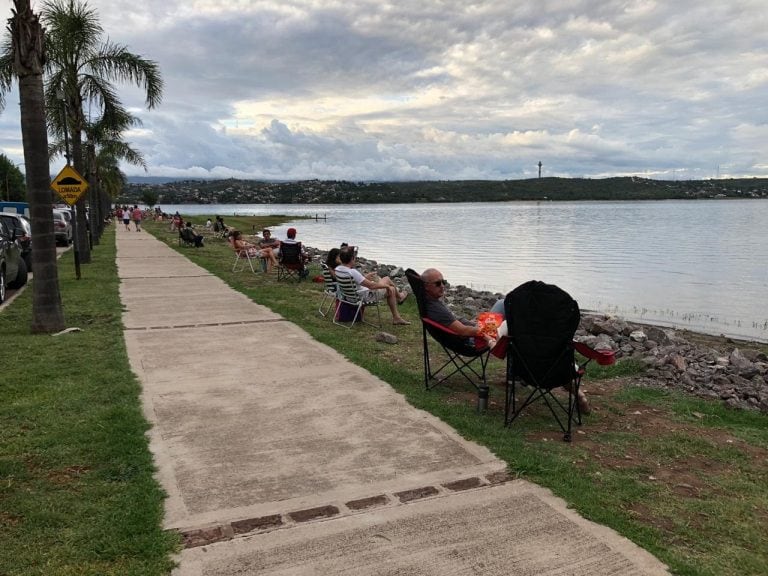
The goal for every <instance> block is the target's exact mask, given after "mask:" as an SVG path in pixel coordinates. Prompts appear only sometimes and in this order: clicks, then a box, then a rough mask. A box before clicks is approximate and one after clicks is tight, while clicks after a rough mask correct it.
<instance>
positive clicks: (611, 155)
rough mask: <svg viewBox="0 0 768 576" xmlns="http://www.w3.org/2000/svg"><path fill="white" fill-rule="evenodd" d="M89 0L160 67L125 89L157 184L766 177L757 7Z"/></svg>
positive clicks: (751, 2)
mask: <svg viewBox="0 0 768 576" xmlns="http://www.w3.org/2000/svg"><path fill="white" fill-rule="evenodd" d="M89 5H90V6H91V7H93V8H95V9H96V10H97V11H98V13H99V14H100V17H101V22H102V24H103V26H104V28H105V31H106V32H107V33H108V34H109V37H110V39H112V40H114V41H116V42H119V43H122V44H125V45H127V46H128V48H129V49H130V50H131V51H133V52H136V53H139V54H141V55H143V56H144V57H148V58H151V59H153V60H155V61H157V62H158V63H159V65H160V68H161V70H162V74H163V78H164V81H165V86H166V88H165V94H164V98H163V103H162V104H161V106H160V107H158V108H157V109H156V110H151V111H147V110H145V109H144V108H143V106H144V99H143V96H142V94H141V93H140V91H139V90H137V89H135V88H131V87H127V86H120V94H121V97H122V98H123V101H124V102H125V103H126V104H127V105H129V106H131V109H132V110H133V111H134V112H135V113H136V114H137V115H139V116H140V118H141V119H142V121H143V127H142V128H141V129H140V130H135V131H133V132H131V133H129V134H128V135H127V139H128V140H130V141H131V142H132V144H133V145H134V146H136V147H137V148H139V149H140V150H141V152H142V153H143V154H144V156H145V158H146V160H147V163H148V165H149V173H150V174H152V175H172V176H184V175H188V176H190V177H192V176H194V177H203V176H206V175H207V176H215V177H219V176H225V175H227V176H229V175H231V176H237V177H243V178H245V177H253V178H281V179H291V178H337V179H341V178H343V179H351V180H372V179H427V178H428V179H437V178H442V179H452V178H492V179H501V178H520V177H532V176H535V175H536V173H537V171H538V166H537V165H538V162H539V161H541V162H542V163H543V165H544V174H546V175H558V176H595V177H596V176H609V175H614V174H640V175H653V176H657V177H660V178H672V177H676V178H686V177H691V178H702V177H712V176H715V175H716V174H717V173H718V172H719V173H720V174H721V175H725V174H728V175H732V176H768V170H767V169H766V164H768V163H767V162H766V160H765V158H766V153H767V152H768V149H767V148H768V144H766V142H767V141H768V140H766V138H765V131H766V129H765V126H766V125H768V118H767V115H768V113H767V112H766V107H765V103H764V101H765V94H766V88H768V52H766V50H765V48H764V46H763V40H762V39H763V38H764V30H765V28H766V25H768V16H767V15H766V14H767V12H768V11H766V10H765V8H764V2H763V0H759V1H756V0H735V1H733V2H729V3H720V2H715V1H714V0H702V1H696V2H694V1H693V0H684V1H681V2H675V3H672V2H655V1H652V0H635V1H626V0H622V1H618V0H607V1H606V0H575V1H573V0H569V1H565V0H549V1H546V2H533V1H526V2H516V3H509V2H506V1H504V0H485V1H484V2H480V3H467V2H463V1H458V0H443V1H441V2H436V1H429V0H418V1H416V0H398V1H397V2H395V1H394V0H389V1H387V0H384V1H378V0H377V1H374V0H349V1H346V2H340V1H334V0H323V1H320V0H281V1H279V2H278V1H269V0H260V1H245V0H240V1H226V2H221V1H213V0H210V1H202V0H198V1H192V2H180V1H176V0H171V1H168V2H162V3H160V2H149V1H145V0H137V1H131V2H127V1H124V0H109V1H107V0H90V1H89ZM14 97H15V96H13V97H9V99H8V100H9V106H8V107H7V109H6V111H5V112H4V113H3V116H2V117H0V146H2V147H3V150H5V151H6V154H8V155H9V156H14V155H17V154H18V151H19V150H20V148H21V147H20V144H19V140H20V138H19V136H18V116H17V112H16V109H15V107H14V106H13V105H11V104H12V102H13V99H14ZM14 114H16V116H15V117H14ZM14 123H15V125H14ZM14 135H15V136H14ZM718 167H720V168H718ZM723 167H727V169H722V168H723ZM125 171H126V172H127V173H129V174H141V173H142V172H141V170H140V169H139V168H136V167H129V166H126V167H125Z"/></svg>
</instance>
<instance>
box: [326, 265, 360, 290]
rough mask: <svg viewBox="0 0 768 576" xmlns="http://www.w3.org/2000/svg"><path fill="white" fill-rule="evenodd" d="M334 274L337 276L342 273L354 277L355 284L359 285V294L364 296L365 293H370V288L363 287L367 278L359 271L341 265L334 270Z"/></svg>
mask: <svg viewBox="0 0 768 576" xmlns="http://www.w3.org/2000/svg"><path fill="white" fill-rule="evenodd" d="M334 272H336V273H337V274H338V273H339V272H341V273H342V274H347V275H349V276H351V277H352V279H353V280H354V281H355V284H357V292H358V294H363V293H364V292H368V288H366V287H365V286H363V280H365V276H363V275H362V274H361V273H360V271H359V270H357V269H355V268H348V267H346V266H344V264H339V265H338V266H336V268H334Z"/></svg>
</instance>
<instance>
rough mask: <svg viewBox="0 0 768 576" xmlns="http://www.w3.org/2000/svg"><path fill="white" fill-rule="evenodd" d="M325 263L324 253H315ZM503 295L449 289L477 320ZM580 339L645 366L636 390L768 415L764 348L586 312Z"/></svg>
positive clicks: (461, 311)
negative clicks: (674, 393) (668, 391)
mask: <svg viewBox="0 0 768 576" xmlns="http://www.w3.org/2000/svg"><path fill="white" fill-rule="evenodd" d="M317 254H318V256H319V257H322V259H323V261H324V259H325V253H323V252H321V251H317ZM357 262H358V265H359V266H360V268H361V270H362V271H364V272H368V271H376V272H377V273H378V274H379V276H382V277H384V276H390V277H391V278H392V280H394V281H395V283H396V284H397V285H398V286H402V287H403V288H404V289H406V290H408V289H409V287H408V282H407V280H406V279H405V272H404V270H403V269H402V268H400V267H397V266H389V265H385V264H378V263H377V262H376V261H374V260H365V259H363V258H358V260H357ZM503 297H504V295H503V294H499V293H496V294H494V293H491V292H482V291H476V290H472V289H470V288H467V287H465V286H455V287H453V286H452V287H451V288H450V289H449V290H448V293H447V294H446V297H445V299H446V302H447V303H448V304H449V305H450V306H451V308H452V309H453V310H454V312H455V313H456V314H457V315H461V316H464V317H466V318H474V317H476V316H477V314H478V313H479V312H481V311H483V310H488V309H489V308H490V307H491V306H492V305H493V304H494V303H495V302H496V301H497V300H498V299H499V298H503ZM576 339H577V340H581V341H583V342H585V343H586V344H588V345H589V346H592V347H593V348H597V349H611V350H614V351H615V352H616V357H617V358H634V359H636V360H637V361H639V362H641V363H642V364H643V365H644V366H645V368H646V369H645V371H644V372H643V373H642V375H641V376H639V377H636V378H635V381H636V382H637V383H638V385H642V386H653V387H662V388H672V389H675V390H680V391H684V392H687V393H690V394H693V395H695V396H699V397H703V398H712V399H719V400H721V401H723V402H725V403H726V404H727V405H728V406H731V407H734V408H741V409H746V410H759V411H761V412H764V413H768V356H767V355H766V353H765V349H766V347H765V346H761V345H759V344H757V343H753V342H735V341H733V340H730V339H728V338H725V337H722V336H721V337H716V336H706V335H698V334H690V333H688V332H686V331H678V330H674V329H671V328H663V327H659V326H648V325H642V324H635V323H631V322H627V321H625V320H622V319H620V318H616V317H611V316H606V315H603V314H594V313H585V312H582V318H581V324H580V326H579V329H578V330H577V332H576Z"/></svg>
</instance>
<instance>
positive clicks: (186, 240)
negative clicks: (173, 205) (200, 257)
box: [179, 227, 195, 246]
mask: <svg viewBox="0 0 768 576" xmlns="http://www.w3.org/2000/svg"><path fill="white" fill-rule="evenodd" d="M190 232H191V231H190ZM194 245H195V239H194V238H192V237H191V236H190V235H189V232H188V231H187V228H183V227H182V228H179V246H194Z"/></svg>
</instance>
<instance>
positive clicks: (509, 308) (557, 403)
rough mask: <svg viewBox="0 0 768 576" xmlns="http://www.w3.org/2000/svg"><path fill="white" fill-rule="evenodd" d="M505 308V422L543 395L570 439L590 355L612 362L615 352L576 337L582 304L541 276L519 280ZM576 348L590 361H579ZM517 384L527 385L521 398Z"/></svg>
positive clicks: (601, 360)
mask: <svg viewBox="0 0 768 576" xmlns="http://www.w3.org/2000/svg"><path fill="white" fill-rule="evenodd" d="M504 312H505V316H506V321H507V331H508V336H507V337H506V338H507V339H508V341H507V378H506V381H507V382H506V399H505V403H504V425H505V426H509V425H511V424H512V422H514V421H515V420H516V419H517V417H518V416H520V414H521V413H522V412H523V410H525V409H526V408H527V407H528V406H530V405H531V404H533V403H534V402H536V401H537V400H543V401H544V403H545V404H546V405H547V407H548V408H549V411H550V412H551V413H552V415H553V416H554V418H555V420H557V423H558V425H559V426H560V429H561V430H562V431H563V434H564V436H563V440H565V441H566V442H570V441H571V430H572V424H573V423H574V422H575V423H576V424H577V425H581V411H580V409H579V403H578V394H579V387H580V385H581V378H582V376H583V375H584V372H585V369H586V365H587V364H588V363H589V362H591V361H592V360H595V361H596V362H597V363H598V364H603V365H608V364H613V362H614V353H613V351H611V350H593V349H592V348H590V347H589V346H587V345H586V344H583V343H580V342H574V340H573V336H574V334H575V333H576V329H577V328H578V326H579V320H580V318H581V313H580V311H579V305H578V303H577V302H576V301H575V300H574V299H573V298H571V296H570V295H569V294H568V293H567V292H565V291H564V290H562V289H561V288H558V287H557V286H554V285H552V284H545V283H544V282H539V281H537V280H531V281H530V282H526V283H524V284H521V285H520V286H518V287H517V288H515V289H514V290H512V292H510V293H509V294H507V296H506V298H505V299H504ZM575 352H578V353H579V354H581V355H582V356H584V358H585V359H586V360H585V361H584V362H583V363H581V364H578V363H577V362H576V357H575ZM518 386H520V387H521V388H522V387H527V391H526V392H525V393H523V394H522V399H520V398H518V396H517V387H518ZM560 388H564V389H565V391H567V394H568V397H567V400H566V399H565V398H563V399H561V398H559V397H558V396H557V395H556V394H555V390H557V389H560ZM558 392H559V391H558ZM562 395H564V393H563V394H562ZM521 400H522V401H521Z"/></svg>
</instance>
